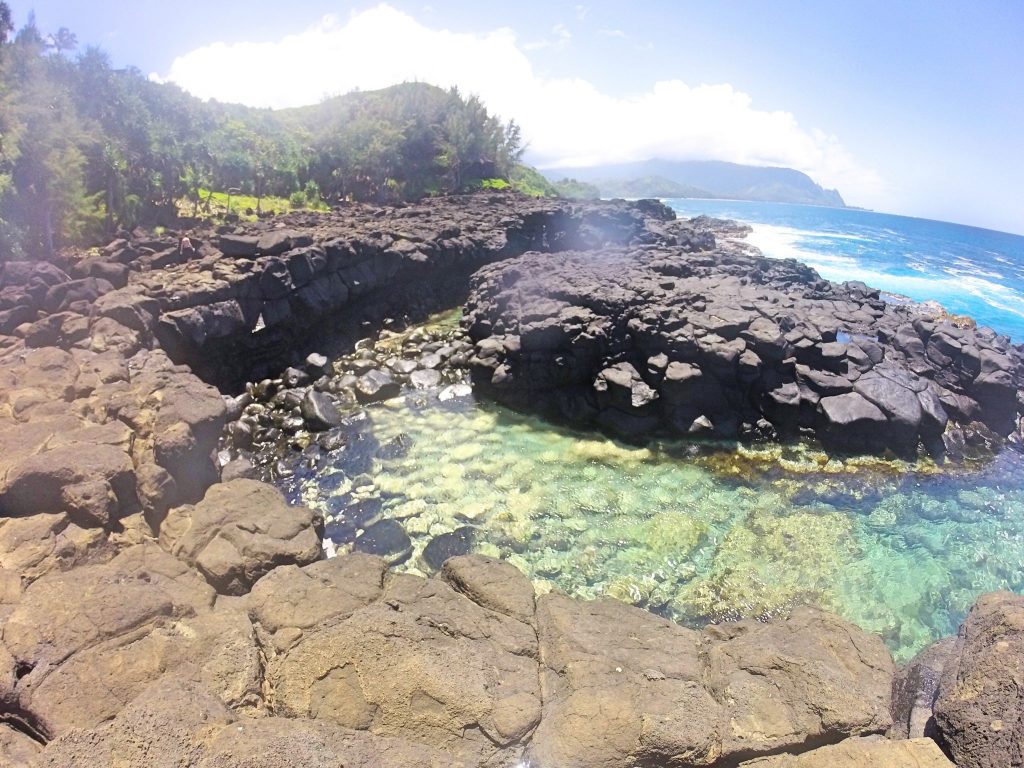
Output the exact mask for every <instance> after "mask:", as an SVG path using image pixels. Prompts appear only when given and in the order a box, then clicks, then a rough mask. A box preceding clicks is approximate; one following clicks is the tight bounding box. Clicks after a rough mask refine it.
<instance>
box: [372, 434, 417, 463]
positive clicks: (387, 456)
mask: <svg viewBox="0 0 1024 768" xmlns="http://www.w3.org/2000/svg"><path fill="white" fill-rule="evenodd" d="M411 448H412V438H411V437H409V435H407V434H405V433H404V432H402V433H400V434H398V435H395V436H394V437H393V438H391V439H390V440H388V441H387V442H386V443H383V444H382V445H381V446H380V448H378V449H377V457H378V458H381V459H384V460H385V461H388V460H391V459H400V458H402V457H403V456H406V455H407V454H408V453H409V450H410V449H411Z"/></svg>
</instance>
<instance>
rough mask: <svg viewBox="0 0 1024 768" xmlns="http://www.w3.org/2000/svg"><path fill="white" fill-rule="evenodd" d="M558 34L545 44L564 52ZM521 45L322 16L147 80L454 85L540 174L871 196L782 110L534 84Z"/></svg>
mask: <svg viewBox="0 0 1024 768" xmlns="http://www.w3.org/2000/svg"><path fill="white" fill-rule="evenodd" d="M570 37H571V36H570V33H569V31H568V30H567V29H566V28H565V27H559V28H556V30H555V31H554V33H553V34H552V38H553V40H554V41H555V42H558V43H559V44H563V45H564V44H568V42H569V39H570ZM527 49H528V44H527V43H523V42H521V41H519V40H517V38H516V36H515V34H514V33H513V32H512V31H511V30H510V29H507V28H502V29H497V30H492V31H490V32H484V33H479V34H467V33H461V32H451V31H447V30H443V29H432V28H430V27H427V26H425V25H424V24H421V23H420V22H419V21H417V20H416V19H414V18H413V17H412V16H409V15H408V14H405V13H403V12H401V11H398V10H396V9H394V8H392V7H390V6H388V5H379V6H377V7H374V8H371V9H369V10H366V11H363V12H360V13H355V14H353V15H352V16H350V17H349V18H348V19H340V18H338V17H336V16H327V17H324V18H323V19H322V20H321V21H319V22H318V23H316V24H314V25H313V26H311V27H309V28H308V29H306V30H305V31H304V32H302V33H300V34H296V35H289V36H286V37H283V38H281V39H280V40H277V41H273V42H258V43H256V42H252V43H234V44H230V45H228V44H225V43H216V44H214V45H209V46H206V47H203V48H199V49H197V50H194V51H191V52H189V53H187V54H185V55H183V56H180V57H179V58H177V59H175V61H174V62H173V63H172V65H171V68H170V71H169V72H168V73H167V74H166V75H163V76H161V77H159V79H161V80H170V81H173V82H176V83H178V84H179V85H181V86H182V87H183V88H185V89H186V90H188V91H190V92H191V93H194V94H195V95H197V96H200V97H202V98H216V99H218V100H220V101H226V102H241V103H244V104H249V105H253V106H261V107H289V106H300V105H304V104H312V103H316V102H318V101H320V100H321V99H323V98H324V97H326V96H333V95H338V94H342V93H347V92H348V91H351V90H353V89H356V88H359V89H362V90H371V89H375V88H382V87H385V86H388V85H392V84H394V83H398V82H403V81H414V80H415V81H421V82H428V83H433V84H435V85H439V86H442V87H448V86H452V85H457V86H458V87H459V89H460V90H462V91H463V92H464V93H476V94H478V95H479V96H480V97H481V98H482V99H483V100H484V102H485V103H486V104H487V106H488V107H489V108H490V109H491V110H492V111H493V112H496V113H498V114H500V115H502V116H503V117H505V118H510V117H511V118H514V119H515V120H516V121H517V122H518V123H519V124H520V125H521V126H522V128H523V135H524V137H525V138H526V139H527V141H528V142H529V159H530V160H531V161H532V162H534V163H535V164H537V165H540V166H541V167H549V166H578V165H595V164H599V163H610V162H623V161H630V160H642V159H648V158H652V157H660V158H664V159H716V160H729V161H733V162H738V163H750V164H755V165H783V166H788V167H791V168H797V169H799V170H802V171H804V172H806V173H808V174H809V175H810V176H811V177H812V178H814V179H815V181H818V182H819V183H821V184H823V185H824V186H828V187H837V188H839V189H840V191H841V192H842V193H843V194H844V196H846V198H847V199H848V200H853V201H854V202H859V201H861V200H864V201H870V200H871V199H873V198H874V197H875V196H876V195H877V194H879V193H880V192H882V191H883V190H882V187H883V184H882V182H881V180H880V178H879V177H878V175H877V174H876V173H875V172H874V171H872V170H870V169H867V168H864V167H862V166H861V165H860V164H859V163H858V162H857V161H856V160H855V159H854V158H853V157H852V156H851V155H850V153H849V152H847V151H846V150H845V149H844V148H843V146H842V144H841V143H840V141H839V139H838V138H837V137H836V136H834V135H831V134H827V133H824V132H822V131H819V130H808V129H806V128H803V127H801V126H800V124H799V123H798V122H797V119H796V117H795V116H794V115H792V114H791V113H789V112H785V111H766V110H763V109H758V108H755V106H754V103H753V100H752V99H751V97H750V96H748V95H747V94H745V93H743V92H741V91H738V90H736V89H735V88H733V87H732V86H731V85H728V84H720V85H699V86H689V85H687V84H686V83H685V82H683V81H682V80H676V79H673V80H665V81H661V82H657V83H654V84H652V85H649V86H648V87H647V88H646V89H645V90H644V91H643V92H641V93H638V94H637V95H635V96H631V97H628V98H620V97H614V96H611V95H608V94H606V93H602V92H601V91H600V90H599V89H598V88H597V87H595V86H594V85H593V84H592V83H590V82H588V81H587V80H585V79H582V78H574V79H554V78H548V77H544V76H541V75H539V74H538V73H537V72H536V71H535V69H534V67H533V65H532V64H531V61H530V59H529V56H528V53H527Z"/></svg>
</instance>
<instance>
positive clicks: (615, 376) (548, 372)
mask: <svg viewBox="0 0 1024 768" xmlns="http://www.w3.org/2000/svg"><path fill="white" fill-rule="evenodd" d="M690 227H692V225H690V224H684V223H681V222H677V223H676V224H675V225H674V227H668V226H666V225H662V229H663V231H665V232H671V231H676V230H678V231H680V232H686V231H689V228H690ZM681 237H683V236H682V235H681V234H677V235H676V238H677V239H679V238H681ZM466 308H467V313H466V316H465V319H464V325H465V327H466V328H467V330H468V331H469V333H470V336H471V337H472V339H473V340H474V342H475V343H476V354H475V355H474V357H473V358H472V360H471V364H472V366H473V374H474V381H475V382H476V383H477V384H478V385H479V386H480V387H481V388H482V389H483V390H485V391H486V392H489V393H491V394H492V395H493V396H494V397H495V398H497V399H498V400H501V401H502V402H505V403H508V404H510V405H513V406H515V407H519V408H528V409H531V410H539V411H541V412H543V413H546V414H548V415H551V416H554V417H557V418H561V419H567V420H569V421H571V422H575V423H597V424H600V425H602V426H605V427H608V428H610V429H612V430H614V431H616V432H619V433H622V434H624V435H625V436H628V437H632V436H644V435H647V434H648V433H650V432H653V431H661V432H673V433H677V434H684V435H685V434H713V435H715V436H718V437H724V438H737V437H738V438H743V439H758V438H776V437H782V438H785V437H788V436H792V435H796V434H798V433H801V432H803V433H814V434H816V435H817V436H818V437H819V438H820V439H821V440H822V441H823V442H824V443H825V444H826V445H827V446H829V447H830V448H833V449H838V450H843V451H853V452H880V451H883V450H885V449H892V450H894V451H897V452H899V453H902V454H912V453H914V452H916V450H917V449H918V447H919V446H921V445H923V446H924V447H925V448H926V449H928V450H929V451H931V452H932V453H942V452H943V451H944V450H945V445H946V444H947V443H948V444H952V445H958V444H962V443H963V442H964V434H965V433H966V434H967V442H970V440H971V439H973V438H976V437H977V436H979V435H988V436H991V437H992V439H994V440H996V441H998V440H999V439H1000V438H1005V437H1007V436H1010V435H1011V434H1014V433H1016V432H1018V431H1019V428H1020V427H1019V421H1020V412H1019V411H1020V409H1021V407H1022V406H1021V404H1020V403H1019V402H1018V399H1017V392H1018V390H1019V388H1020V386H1021V384H1022V382H1024V353H1022V351H1021V349H1020V348H1019V347H1014V346H1011V345H1010V344H1009V342H1008V340H1007V339H1006V338H1004V337H999V336H996V334H995V333H993V332H992V331H991V330H989V329H987V328H979V329H973V328H962V327H959V326H956V325H954V324H952V323H951V322H950V321H949V320H946V319H944V318H943V317H942V316H941V314H940V313H936V312H934V311H933V312H929V311H928V310H926V309H923V308H920V307H916V306H905V305H896V304H891V303H886V302H885V301H883V300H881V299H880V297H879V294H878V292H877V291H872V290H871V289H869V288H867V287H866V286H863V285H862V284H854V283H850V284H845V285H837V284H834V283H829V282H827V281H825V280H822V279H820V278H819V277H818V275H817V274H816V273H815V272H814V271H813V270H811V269H810V268H808V267H806V266H804V265H802V264H799V263H797V262H794V261H780V260H769V259H766V258H764V257H762V256H761V255H760V254H759V253H757V252H754V251H750V250H747V249H745V248H743V247H742V246H738V245H736V244H734V243H725V244H721V245H718V246H714V245H713V244H709V245H708V246H707V247H704V248H702V249H701V250H698V251H695V252H689V251H687V250H686V249H683V248H681V247H678V246H675V247H673V246H668V245H648V246H644V247H640V248H633V249H625V250H623V249H619V250H603V251H597V252H587V253H565V254H555V255H552V254H527V255H524V256H521V257H518V258H514V259H508V260H505V261H502V262H500V263H498V264H494V265H490V266H487V267H485V268H483V269H481V270H480V271H479V272H478V273H477V274H476V275H474V277H473V285H472V291H471V294H470V298H469V300H468V302H467V305H466ZM986 439H987V438H986ZM944 441H945V442H944Z"/></svg>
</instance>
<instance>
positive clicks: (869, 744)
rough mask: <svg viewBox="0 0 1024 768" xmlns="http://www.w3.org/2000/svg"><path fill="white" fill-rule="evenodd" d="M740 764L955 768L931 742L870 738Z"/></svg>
mask: <svg viewBox="0 0 1024 768" xmlns="http://www.w3.org/2000/svg"><path fill="white" fill-rule="evenodd" d="M741 765H742V768H867V767H868V766H870V768H953V764H952V763H951V762H949V760H948V759H947V758H946V756H945V755H944V754H942V750H941V749H939V747H938V745H937V744H936V743H935V742H934V741H932V740H931V739H911V740H910V741H888V740H886V739H870V738H860V739H847V740H846V741H842V742H840V743H839V744H833V745H831V746H827V747H819V748H818V749H814V750H811V751H810V752H804V753H803V754H801V755H776V756H775V757H762V758H758V759H757V760H750V761H749V762H746V763H742V764H741Z"/></svg>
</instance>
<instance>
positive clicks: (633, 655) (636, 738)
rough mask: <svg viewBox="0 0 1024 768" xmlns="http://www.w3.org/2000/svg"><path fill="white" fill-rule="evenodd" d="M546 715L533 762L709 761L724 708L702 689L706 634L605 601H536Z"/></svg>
mask: <svg viewBox="0 0 1024 768" xmlns="http://www.w3.org/2000/svg"><path fill="white" fill-rule="evenodd" d="M537 630H538V635H539V637H540V645H541V660H542V662H543V668H542V671H541V676H542V678H541V679H542V681H543V686H544V690H545V697H544V717H543V719H542V720H541V724H540V726H539V727H538V728H537V732H536V733H535V734H534V737H533V739H532V740H531V742H530V747H529V752H528V754H529V760H530V764H536V765H552V766H554V765H557V766H559V768H577V767H579V768H583V767H584V766H586V767H587V768H613V767H615V766H640V765H658V764H659V763H668V762H669V761H670V760H673V759H675V760H677V761H678V762H680V763H681V764H686V765H711V764H713V763H714V762H715V761H716V760H718V759H719V758H720V757H721V756H722V742H723V739H724V733H723V728H724V727H725V724H726V717H725V711H724V710H723V708H722V706H721V704H720V703H719V702H717V701H715V699H714V698H712V696H711V694H710V693H709V692H708V691H707V690H706V689H705V688H704V686H703V685H702V683H701V676H702V665H701V662H700V644H701V637H700V633H698V632H695V631H693V630H689V629H684V628H682V627H680V626H678V625H676V624H673V623H671V622H669V621H666V620H664V619H660V618H658V617H656V616H654V615H652V614H649V613H646V612H643V611H640V610H638V609H635V608H631V607H630V606H627V605H625V604H623V603H619V602H618V601H615V600H610V599H605V600H598V601H594V602H587V603H581V602H577V601H574V600H572V599H570V598H568V597H565V596H564V595H557V594H549V595H544V596H542V597H541V598H540V599H539V600H538V605H537Z"/></svg>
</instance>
